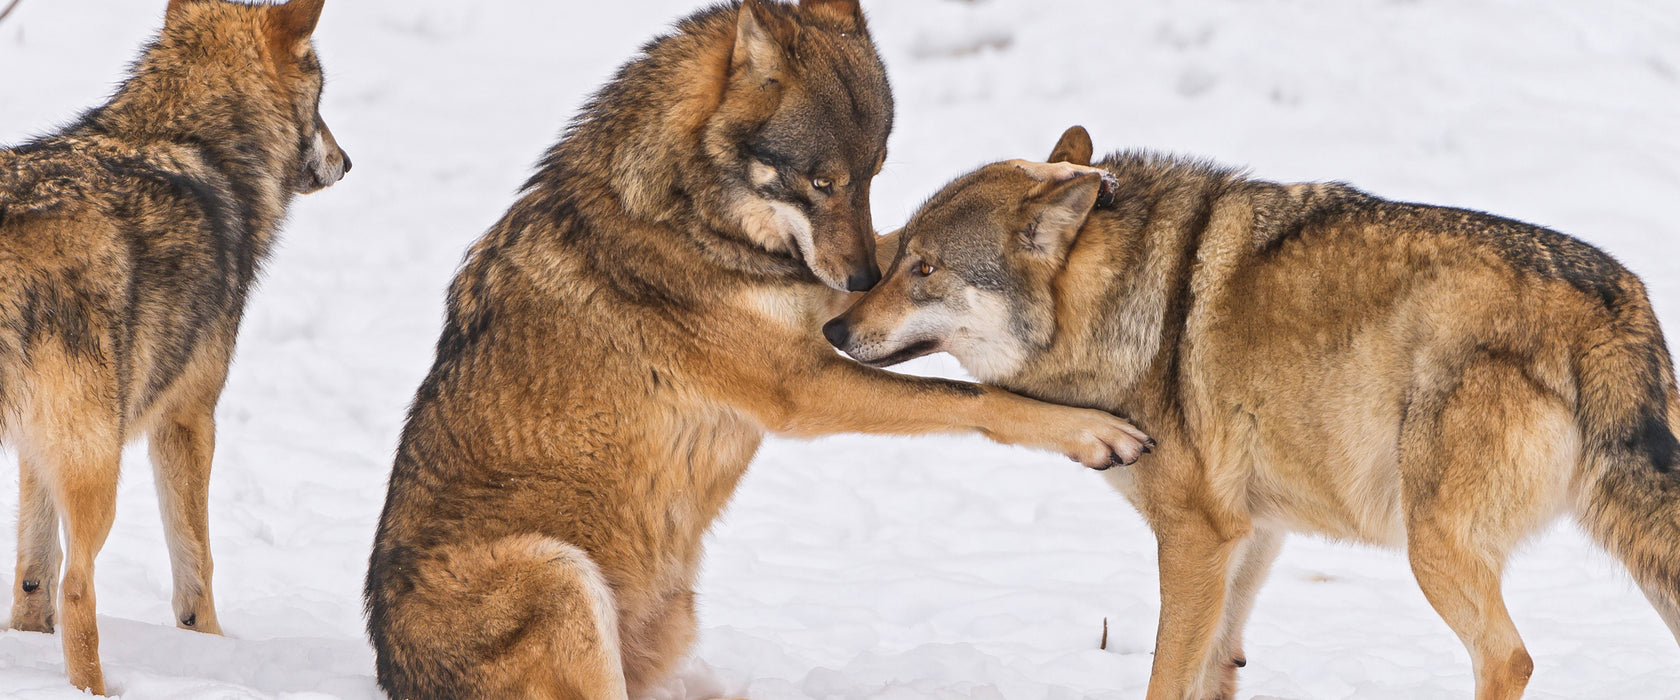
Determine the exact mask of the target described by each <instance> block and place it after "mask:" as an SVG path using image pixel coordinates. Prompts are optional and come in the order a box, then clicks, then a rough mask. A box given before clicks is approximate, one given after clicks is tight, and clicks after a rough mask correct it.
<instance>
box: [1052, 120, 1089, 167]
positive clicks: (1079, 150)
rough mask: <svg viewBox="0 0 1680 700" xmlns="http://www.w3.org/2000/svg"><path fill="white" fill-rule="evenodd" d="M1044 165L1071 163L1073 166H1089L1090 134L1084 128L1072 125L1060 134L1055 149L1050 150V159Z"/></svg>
mask: <svg viewBox="0 0 1680 700" xmlns="http://www.w3.org/2000/svg"><path fill="white" fill-rule="evenodd" d="M1044 162H1046V163H1072V164H1074V165H1090V164H1091V134H1089V133H1087V132H1086V131H1085V127H1083V126H1079V125H1077V124H1076V125H1074V126H1070V127H1068V130H1067V131H1064V132H1062V138H1061V139H1060V140H1058V141H1056V147H1055V148H1053V149H1051V150H1050V157H1049V158H1046V159H1045V160H1044Z"/></svg>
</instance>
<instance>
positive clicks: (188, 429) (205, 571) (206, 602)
mask: <svg viewBox="0 0 1680 700" xmlns="http://www.w3.org/2000/svg"><path fill="white" fill-rule="evenodd" d="M214 407H215V404H214V402H210V403H208V404H198V403H193V404H189V405H187V406H182V407H180V408H178V409H176V410H173V411H170V412H169V413H168V414H166V415H164V416H163V417H162V418H160V419H159V421H158V424H157V425H156V426H155V427H153V428H152V433H151V439H150V443H151V445H150V448H151V454H152V470H153V472H154V473H155V474H156V479H155V481H156V482H157V493H158V512H159V513H160V514H161V515H162V516H163V534H164V540H165V541H166V542H167V543H168V545H169V565H170V569H171V570H172V571H173V573H174V579H175V599H174V608H175V625H176V626H177V627H180V628H181V629H189V630H197V631H199V632H207V633H210V634H221V633H222V626H221V622H220V621H219V620H218V619H217V618H216V603H215V598H214V596H213V595H212V593H211V589H210V572H211V568H212V564H211V560H210V460H211V455H212V453H213V452H214V451H215V448H216V419H215V417H214V415H213V412H214Z"/></svg>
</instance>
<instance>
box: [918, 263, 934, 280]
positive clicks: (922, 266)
mask: <svg viewBox="0 0 1680 700" xmlns="http://www.w3.org/2000/svg"><path fill="white" fill-rule="evenodd" d="M935 269H937V268H935V267H934V266H932V265H929V264H928V261H926V260H923V261H921V262H919V263H916V274H918V275H921V276H923V277H926V276H928V275H931V274H933V271H934V270H935Z"/></svg>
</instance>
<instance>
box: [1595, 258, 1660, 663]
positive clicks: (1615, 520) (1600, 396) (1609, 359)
mask: <svg viewBox="0 0 1680 700" xmlns="http://www.w3.org/2000/svg"><path fill="white" fill-rule="evenodd" d="M1630 277H1631V275H1630ZM1627 287H1631V288H1627ZM1623 291H1624V292H1625V293H1624V294H1623V295H1621V298H1620V299H1618V300H1617V303H1615V304H1614V305H1613V306H1612V309H1611V311H1612V313H1613V314H1614V316H1615V320H1614V321H1612V322H1611V324H1609V325H1608V326H1606V327H1604V328H1602V329H1598V330H1595V331H1594V332H1592V333H1589V334H1588V335H1589V337H1587V338H1583V341H1584V342H1583V343H1582V347H1583V348H1584V349H1583V350H1582V351H1581V352H1580V353H1579V354H1578V355H1577V357H1576V374H1577V376H1578V377H1579V381H1580V385H1579V386H1580V396H1579V406H1578V408H1577V419H1578V421H1579V423H1580V426H1581V429H1582V437H1583V438H1584V441H1583V445H1582V448H1583V449H1582V460H1581V466H1580V472H1579V473H1578V474H1577V483H1578V485H1579V491H1578V494H1579V496H1578V498H1579V504H1578V506H1577V517H1578V518H1579V521H1580V523H1581V525H1582V526H1583V527H1584V528H1585V529H1586V530H1587V532H1588V533H1590V534H1591V535H1592V536H1593V537H1594V538H1596V539H1597V540H1598V542H1599V544H1601V545H1602V546H1604V548H1606V549H1608V550H1610V552H1611V553H1612V554H1614V555H1616V557H1617V558H1619V559H1621V560H1622V562H1623V563H1624V564H1625V565H1626V566H1627V568H1628V571H1629V572H1631V573H1632V574H1633V578H1634V580H1635V582H1637V583H1638V584H1639V587H1640V589H1641V590H1643V591H1644V592H1645V596H1646V597H1647V598H1649V599H1650V601H1651V604H1652V605H1654V606H1656V608H1657V611H1658V613H1660V614H1661V615H1662V617H1663V621H1664V622H1666V623H1668V627H1669V630H1670V631H1672V632H1673V633H1674V636H1675V640H1676V641H1680V441H1677V440H1676V439H1675V429H1676V426H1680V396H1677V394H1676V390H1675V382H1674V369H1673V364H1672V361H1671V359H1670V358H1669V354H1668V348H1667V346H1666V344H1665V343H1664V342H1663V337H1662V331H1661V330H1660V329H1659V328H1658V325H1657V320H1656V316H1655V314H1654V313H1653V312H1652V310H1651V306H1650V302H1649V301H1647V300H1646V297H1645V294H1644V290H1643V289H1642V285H1639V283H1638V282H1636V281H1635V282H1632V284H1630V285H1626V286H1624V290H1623Z"/></svg>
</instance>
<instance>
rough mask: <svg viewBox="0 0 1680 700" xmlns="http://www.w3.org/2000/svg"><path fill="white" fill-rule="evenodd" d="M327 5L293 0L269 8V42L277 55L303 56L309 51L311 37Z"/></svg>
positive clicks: (321, 0)
mask: <svg viewBox="0 0 1680 700" xmlns="http://www.w3.org/2000/svg"><path fill="white" fill-rule="evenodd" d="M325 4H326V0H291V2H288V3H286V4H284V5H270V6H269V7H270V9H269V14H268V42H269V45H270V46H272V47H273V48H274V51H275V53H276V54H277V55H282V56H302V55H303V54H304V53H305V52H307V51H308V50H309V37H310V36H311V35H313V34H314V33H315V24H316V23H317V22H319V21H320V20H321V8H322V6H324V5H325Z"/></svg>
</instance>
